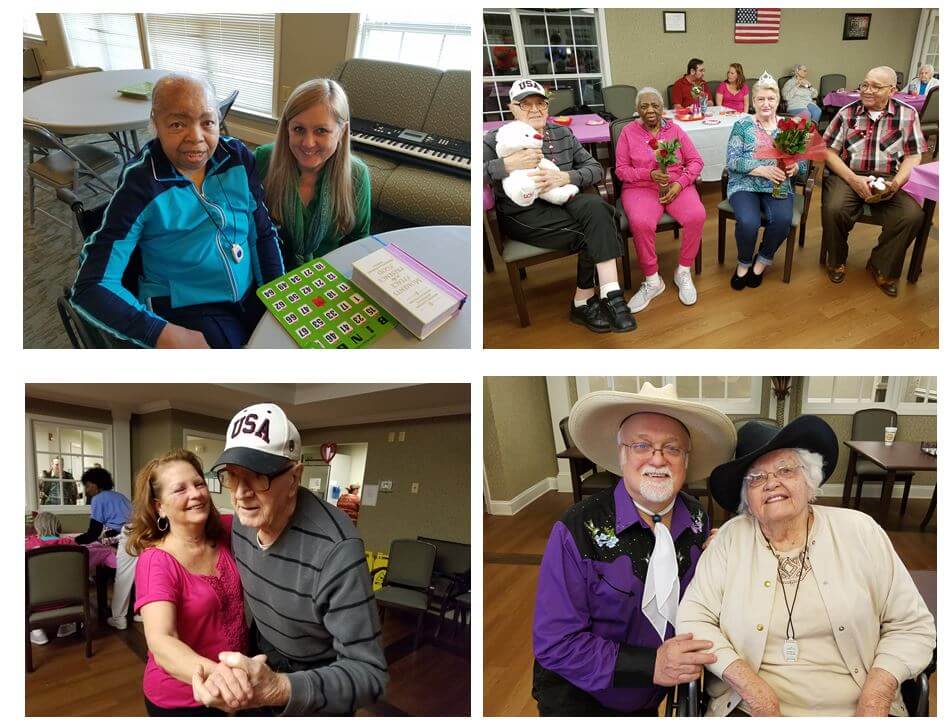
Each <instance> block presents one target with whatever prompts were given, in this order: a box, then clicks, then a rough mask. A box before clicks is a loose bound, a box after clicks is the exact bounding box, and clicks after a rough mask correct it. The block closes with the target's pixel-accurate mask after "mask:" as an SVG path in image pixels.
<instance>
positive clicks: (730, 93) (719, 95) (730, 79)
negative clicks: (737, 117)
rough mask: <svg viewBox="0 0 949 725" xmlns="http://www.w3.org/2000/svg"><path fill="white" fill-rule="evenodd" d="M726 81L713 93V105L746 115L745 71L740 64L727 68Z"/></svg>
mask: <svg viewBox="0 0 949 725" xmlns="http://www.w3.org/2000/svg"><path fill="white" fill-rule="evenodd" d="M725 77H726V79H727V80H726V81H725V82H724V83H720V84H719V86H718V90H717V91H715V105H717V106H724V107H725V108H730V109H731V110H733V111H738V112H739V113H748V96H749V93H748V84H747V83H745V71H744V69H742V67H741V63H732V64H731V65H730V66H728V73H727V75H726V76H725Z"/></svg>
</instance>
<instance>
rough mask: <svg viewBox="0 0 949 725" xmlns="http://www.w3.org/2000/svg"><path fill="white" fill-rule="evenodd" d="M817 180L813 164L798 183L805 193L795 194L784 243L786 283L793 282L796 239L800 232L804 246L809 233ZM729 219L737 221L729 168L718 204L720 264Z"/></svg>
mask: <svg viewBox="0 0 949 725" xmlns="http://www.w3.org/2000/svg"><path fill="white" fill-rule="evenodd" d="M816 179H817V164H815V163H814V162H811V164H810V168H809V169H808V171H807V176H806V177H805V178H804V180H803V182H797V183H796V184H795V186H797V185H800V186H801V187H802V188H803V190H804V193H803V194H802V193H798V192H795V194H794V211H793V213H792V215H791V228H790V230H789V231H788V238H787V241H786V242H785V243H784V276H783V278H782V279H783V280H784V283H785V284H787V283H789V282H790V281H791V264H792V263H793V262H794V237H795V232H797V230H800V234H799V235H798V237H799V239H798V245H799V246H801V247H803V246H804V235H805V233H806V231H807V215H808V212H809V211H810V208H811V197H812V196H813V194H814V184H815V183H816ZM728 219H733V220H734V219H735V212H734V210H733V209H732V205H731V204H730V203H729V202H728V167H726V168H725V169H724V170H723V171H722V200H721V201H720V202H718V263H719V264H724V263H725V223H726V221H727V220H728Z"/></svg>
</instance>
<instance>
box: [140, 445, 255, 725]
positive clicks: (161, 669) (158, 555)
mask: <svg viewBox="0 0 949 725" xmlns="http://www.w3.org/2000/svg"><path fill="white" fill-rule="evenodd" d="M202 471H203V466H202V464H201V461H200V460H199V459H198V457H197V456H195V455H194V454H193V453H191V452H190V451H186V450H174V451H170V452H168V453H166V454H164V455H163V456H161V457H159V458H155V459H152V460H151V461H149V462H148V463H147V464H145V467H144V468H142V470H141V471H139V474H138V477H137V478H136V481H135V503H134V513H133V519H132V533H131V535H130V536H129V539H128V550H129V553H130V554H132V555H133V556H138V557H139V559H138V564H137V566H136V569H135V589H136V592H137V598H136V600H135V609H136V610H139V611H140V612H141V614H142V618H143V619H144V622H145V638H146V640H147V641H148V663H147V664H146V666H145V678H144V682H143V684H142V689H143V691H144V695H145V706H146V709H147V710H148V713H149V715H152V716H156V715H159V716H160V715H224V714H225V713H224V712H222V711H220V710H213V709H211V708H207V707H204V706H202V705H201V704H200V703H199V702H197V701H196V700H195V699H194V697H193V695H192V690H191V682H192V676H193V675H194V674H195V673H199V674H201V675H207V674H209V673H211V672H212V671H213V672H214V673H215V675H214V683H215V685H216V686H217V687H218V688H219V690H220V692H221V694H222V695H223V697H224V699H225V701H226V702H227V703H228V704H229V705H230V706H231V707H232V708H233V709H235V710H236V709H238V708H239V707H240V706H241V705H242V704H246V703H247V702H248V701H249V698H250V695H251V688H250V684H249V682H248V680H247V677H246V675H244V672H243V671H242V670H234V671H232V670H230V669H229V668H227V667H225V666H223V665H221V666H218V653H220V652H232V651H233V652H240V651H244V650H245V646H246V639H247V633H246V628H245V625H244V602H243V590H242V589H241V580H240V576H239V574H238V571H237V565H236V563H235V561H234V557H233V555H232V554H231V551H230V532H229V531H228V528H229V526H228V524H229V523H230V522H229V521H222V519H221V516H220V515H219V514H218V512H217V509H215V508H214V504H213V503H212V501H211V496H210V494H209V493H208V487H207V484H206V483H205V480H204V474H203V473H202Z"/></svg>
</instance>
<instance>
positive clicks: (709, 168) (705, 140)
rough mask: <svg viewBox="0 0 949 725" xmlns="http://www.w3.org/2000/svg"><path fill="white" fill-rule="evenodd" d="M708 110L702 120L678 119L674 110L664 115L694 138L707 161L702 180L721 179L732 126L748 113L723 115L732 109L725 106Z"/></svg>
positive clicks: (710, 107)
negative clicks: (723, 112)
mask: <svg viewBox="0 0 949 725" xmlns="http://www.w3.org/2000/svg"><path fill="white" fill-rule="evenodd" d="M708 110H709V114H708V117H707V118H705V119H703V120H701V121H676V118H675V114H674V113H673V112H672V111H666V112H665V113H664V114H663V116H664V117H665V118H666V119H667V120H669V121H674V122H675V123H676V125H677V126H679V128H681V129H682V130H683V131H685V132H686V133H687V134H688V135H689V138H690V139H692V143H693V144H695V149H696V150H697V151H698V152H699V155H700V156H701V157H702V161H704V162H705V166H703V167H702V181H720V180H721V178H722V172H723V171H724V170H725V152H726V150H727V148H728V137H729V136H731V133H732V126H734V125H735V122H736V121H738V119H739V118H743V117H745V116H747V115H748V114H747V113H736V114H735V115H727V116H723V115H721V112H722V111H728V110H731V109H728V108H725V107H723V106H709V108H708ZM706 121H719V123H706Z"/></svg>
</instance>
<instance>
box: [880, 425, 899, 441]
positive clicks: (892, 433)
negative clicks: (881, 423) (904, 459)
mask: <svg viewBox="0 0 949 725" xmlns="http://www.w3.org/2000/svg"><path fill="white" fill-rule="evenodd" d="M895 440H896V426H890V425H888V426H887V427H886V428H884V429H883V445H885V446H892V445H893V441H895Z"/></svg>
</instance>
